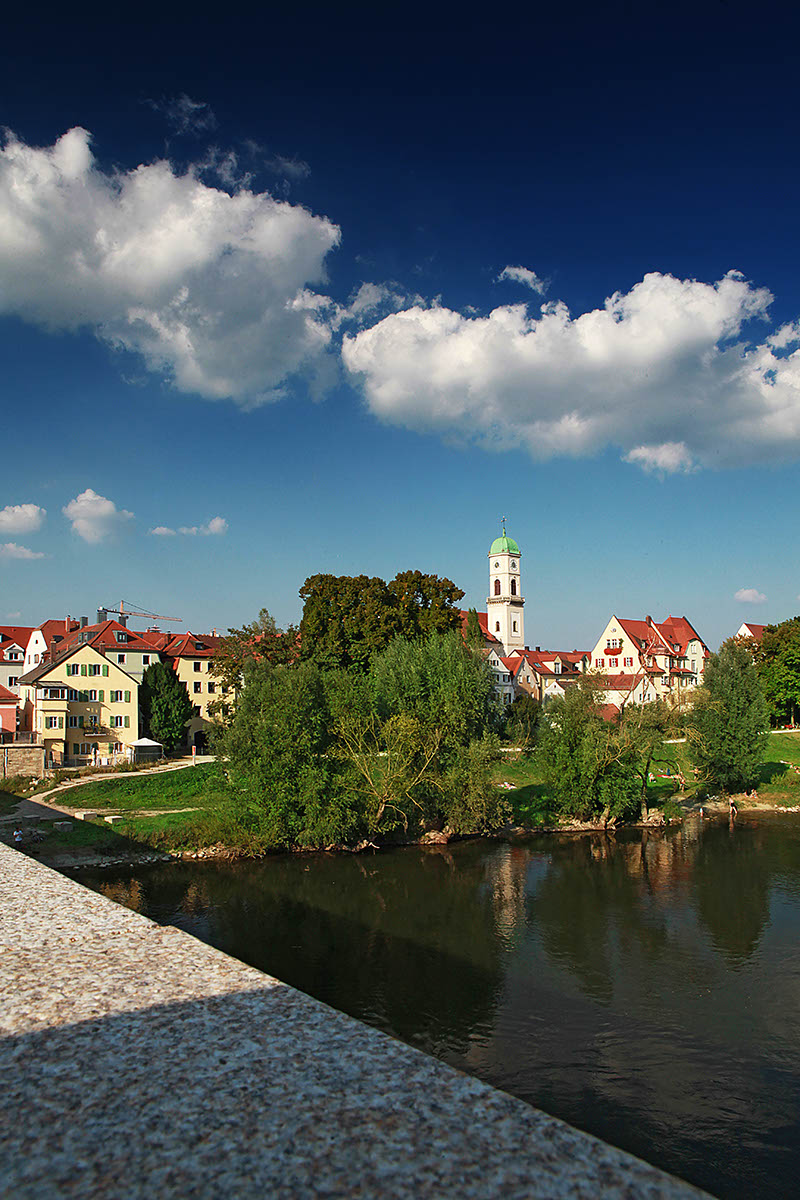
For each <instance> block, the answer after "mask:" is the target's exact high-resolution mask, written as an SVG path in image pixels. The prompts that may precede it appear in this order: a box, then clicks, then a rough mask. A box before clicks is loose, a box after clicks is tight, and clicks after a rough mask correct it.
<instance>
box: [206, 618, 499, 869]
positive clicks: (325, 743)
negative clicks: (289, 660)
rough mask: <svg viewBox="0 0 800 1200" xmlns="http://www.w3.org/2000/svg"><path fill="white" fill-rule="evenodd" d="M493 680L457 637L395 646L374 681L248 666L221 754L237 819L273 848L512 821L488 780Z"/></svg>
mask: <svg viewBox="0 0 800 1200" xmlns="http://www.w3.org/2000/svg"><path fill="white" fill-rule="evenodd" d="M496 716H497V713H496V704H495V700H494V697H493V691H492V680H491V676H490V674H489V671H488V668H487V667H486V665H485V663H484V662H483V660H482V659H481V658H480V656H478V655H475V654H474V653H472V652H471V651H469V650H468V649H466V647H465V646H464V644H463V641H462V639H461V635H460V633H459V632H450V633H445V634H437V633H433V634H430V635H429V636H428V637H427V638H426V639H423V640H420V641H416V642H407V641H404V640H403V639H400V638H397V639H395V640H394V641H393V642H392V643H391V645H390V646H389V647H388V648H387V649H386V650H384V651H383V652H382V653H381V654H378V655H376V656H375V658H374V660H373V663H372V667H371V669H370V671H369V672H368V673H365V672H364V671H362V670H360V668H359V667H358V666H352V667H351V668H350V669H349V670H343V669H336V670H329V671H323V670H321V669H320V667H319V666H318V664H317V663H315V662H303V663H300V664H299V665H297V666H294V667H292V668H287V667H270V666H269V665H268V664H263V663H261V664H252V665H251V666H250V667H248V668H246V670H245V682H244V687H243V689H242V692H241V695H240V698H239V703H238V705H237V709H236V713H235V714H234V717H233V719H232V721H231V723H230V726H229V728H227V729H224V730H223V729H220V730H219V731H218V733H217V735H216V744H215V748H216V749H217V751H218V752H219V753H221V754H223V755H225V756H226V758H227V760H228V763H229V770H230V781H231V784H232V785H233V788H234V790H235V791H236V792H237V793H238V794H239V795H240V796H241V797H242V802H241V805H240V819H241V820H242V821H243V822H244V823H245V824H246V825H248V827H251V828H252V829H254V830H256V829H257V830H258V832H259V836H260V837H261V838H263V839H266V840H267V841H268V843H269V844H270V845H273V846H324V845H329V844H331V843H334V842H343V841H345V842H353V841H356V840H358V839H359V838H361V837H363V836H364V835H365V834H369V835H376V834H384V835H385V834H391V833H392V831H395V830H397V831H402V833H403V835H406V834H412V833H417V832H420V831H422V830H424V829H425V828H428V827H431V826H442V825H445V824H450V825H451V827H452V828H454V829H457V830H459V831H467V830H473V831H474V830H478V829H481V830H482V829H486V828H489V827H494V826H497V825H498V824H502V823H503V822H504V820H505V809H506V805H505V802H504V801H503V800H502V799H501V797H500V796H499V794H498V792H497V789H496V788H494V787H493V786H491V785H490V783H489V769H490V766H491V763H492V762H493V761H494V760H495V758H496V754H497V744H496V739H495V738H493V737H490V736H488V730H489V728H490V726H491V725H492V724H493V723H494V722H495V721H496Z"/></svg>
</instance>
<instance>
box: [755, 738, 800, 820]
mask: <svg viewBox="0 0 800 1200" xmlns="http://www.w3.org/2000/svg"><path fill="white" fill-rule="evenodd" d="M792 767H797V768H800V733H771V734H770V735H769V739H768V741H767V753H766V758H765V760H764V762H763V763H762V766H761V778H760V781H759V784H758V795H759V799H761V800H769V801H770V802H771V803H773V804H783V805H786V806H787V807H788V806H794V805H796V804H800V770H797V771H795V770H792Z"/></svg>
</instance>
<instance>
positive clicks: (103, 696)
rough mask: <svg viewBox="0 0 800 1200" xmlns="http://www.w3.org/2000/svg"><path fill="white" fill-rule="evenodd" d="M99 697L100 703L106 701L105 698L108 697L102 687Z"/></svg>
mask: <svg viewBox="0 0 800 1200" xmlns="http://www.w3.org/2000/svg"><path fill="white" fill-rule="evenodd" d="M97 697H98V699H99V701H100V703H101V704H102V703H103V701H104V700H105V698H106V694H105V692H104V691H103V689H102V688H100V691H99V692H98V693H97Z"/></svg>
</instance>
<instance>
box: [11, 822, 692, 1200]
mask: <svg viewBox="0 0 800 1200" xmlns="http://www.w3.org/2000/svg"><path fill="white" fill-rule="evenodd" d="M0 880H2V883H1V884H0V992H2V995H3V997H4V998H3V1003H2V1005H0V1035H2V1036H1V1037H0V1072H2V1074H0V1078H2V1080H3V1105H2V1115H0V1160H1V1161H2V1171H3V1187H4V1188H5V1189H6V1191H5V1192H4V1194H6V1195H9V1196H13V1197H14V1198H15V1200H40V1198H41V1197H42V1196H58V1197H75V1198H76V1200H77V1198H78V1197H80V1198H84V1197H91V1198H95V1197H100V1198H109V1200H110V1198H112V1197H123V1196H124V1197H126V1200H129V1198H133V1200H138V1198H142V1200H144V1198H145V1197H146V1198H147V1200H151V1198H152V1197H154V1196H157V1197H159V1200H172V1198H176V1200H177V1198H178V1197H186V1196H192V1197H195V1198H205V1197H209V1198H211V1197H215V1198H216V1197H223V1196H226V1197H227V1196H230V1197H237V1196H242V1197H243V1196H269V1197H270V1198H273V1197H276V1198H279V1200H282V1198H286V1200H289V1198H290V1197H291V1198H292V1200H297V1198H304V1197H309V1198H310V1197H316V1196H337V1197H351V1196H359V1197H361V1198H362V1200H364V1198H371V1197H374V1198H375V1200H377V1198H378V1197H380V1198H381V1200H393V1198H397V1200H401V1198H402V1200H412V1198H413V1200H420V1198H427V1197H441V1196H447V1195H449V1196H453V1197H457V1198H459V1200H460V1198H467V1200H469V1198H471V1197H493V1196H502V1197H504V1200H514V1198H517V1197H519V1198H522V1197H526V1198H527V1197H535V1198H542V1200H543V1198H545V1197H548V1198H552V1197H556V1196H557V1197H559V1198H567V1197H572V1198H575V1200H577V1198H578V1197H589V1196H591V1197H593V1198H594V1197H633V1196H635V1197H637V1200H639V1198H647V1200H656V1198H659V1200H678V1198H681V1200H684V1198H688V1197H699V1196H701V1195H702V1193H700V1192H698V1191H696V1190H695V1189H694V1188H691V1187H689V1186H688V1185H686V1184H684V1183H681V1182H680V1181H679V1180H676V1179H673V1178H671V1177H670V1176H668V1175H665V1174H663V1173H662V1172H660V1171H657V1170H655V1169H654V1168H652V1167H650V1166H648V1165H646V1164H645V1163H643V1162H641V1161H639V1160H638V1159H635V1158H632V1157H631V1156H630V1155H627V1154H624V1153H622V1152H621V1151H619V1150H615V1149H613V1148H612V1147H611V1146H607V1145H605V1144H604V1143H603V1142H600V1141H598V1140H597V1139H595V1138H592V1137H589V1136H588V1135H586V1134H582V1133H579V1132H577V1131H576V1130H575V1129H572V1128H571V1127H570V1126H568V1125H565V1124H564V1123H563V1122H561V1121H557V1120H555V1119H554V1118H552V1117H548V1116H546V1115H545V1114H544V1113H541V1112H538V1111H537V1110H535V1109H532V1108H530V1107H529V1106H528V1105H526V1104H524V1103H523V1102H522V1101H519V1100H515V1099H513V1098H512V1097H511V1096H507V1095H505V1094H504V1093H502V1092H498V1091H495V1090H493V1089H492V1088H490V1087H488V1086H486V1085H485V1084H482V1083H480V1082H478V1081H477V1080H476V1079H472V1078H470V1077H468V1076H466V1075H462V1074H460V1073H459V1072H457V1071H454V1070H452V1069H450V1068H449V1067H447V1066H444V1065H443V1064H441V1063H439V1062H437V1061H436V1060H434V1059H432V1058H429V1057H427V1056H426V1055H424V1054H421V1053H419V1052H418V1051H416V1050H413V1049H411V1048H409V1047H408V1046H405V1045H402V1044H401V1043H399V1042H396V1041H393V1040H392V1039H391V1038H389V1037H386V1036H385V1035H384V1034H381V1033H379V1032H377V1031H376V1030H374V1029H370V1028H368V1027H367V1026H365V1025H362V1024H361V1023H360V1022H358V1021H355V1020H353V1019H351V1018H349V1017H345V1016H343V1015H342V1014H340V1013H337V1012H335V1011H333V1010H332V1009H330V1008H328V1007H327V1006H326V1005H324V1004H320V1003H318V1002H317V1001H314V1000H312V999H310V998H309V997H308V996H305V995H303V994H302V993H300V992H297V991H295V990H294V989H293V988H290V987H288V986H286V985H285V984H283V983H281V982H280V981H279V980H277V979H273V978H271V977H269V976H267V975H263V974H262V973H261V972H260V971H256V970H254V969H253V968H251V967H247V966H245V965H244V964H243V963H240V962H237V961H236V960H235V959H232V958H229V957H228V956H227V955H225V954H222V953H221V952H220V951H217V950H214V949H213V948H211V947H210V946H207V945H205V944H203V943H201V942H198V941H197V940H196V939H194V938H192V937H190V936H189V935H188V934H185V933H181V932H180V931H179V930H177V929H174V928H171V927H161V926H159V925H156V924H154V923H153V922H152V921H149V920H148V919H147V918H145V917H142V916H140V915H139V914H137V913H133V912H131V911H129V910H128V909H126V908H122V907H120V906H118V905H116V904H114V903H113V902H112V901H111V900H109V899H107V898H106V897H104V896H101V895H98V894H96V893H94V892H91V891H89V890H87V889H86V888H84V887H82V886H81V885H80V884H78V883H76V882H74V881H73V880H70V879H67V878H65V877H64V876H61V875H59V874H57V873H56V872H55V871H51V870H50V869H49V868H47V867H44V866H43V865H42V864H41V863H38V862H36V861H35V860H34V859H31V858H29V857H27V856H26V855H24V854H22V853H20V852H19V851H16V850H13V849H11V848H9V847H6V846H2V845H0Z"/></svg>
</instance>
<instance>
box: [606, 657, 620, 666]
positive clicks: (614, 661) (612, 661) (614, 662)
mask: <svg viewBox="0 0 800 1200" xmlns="http://www.w3.org/2000/svg"><path fill="white" fill-rule="evenodd" d="M608 665H609V666H610V667H618V666H619V659H618V658H610V659H609V660H608Z"/></svg>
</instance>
